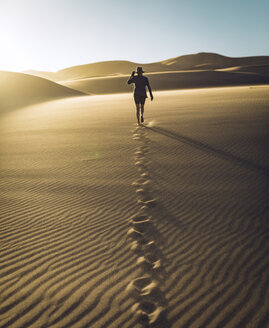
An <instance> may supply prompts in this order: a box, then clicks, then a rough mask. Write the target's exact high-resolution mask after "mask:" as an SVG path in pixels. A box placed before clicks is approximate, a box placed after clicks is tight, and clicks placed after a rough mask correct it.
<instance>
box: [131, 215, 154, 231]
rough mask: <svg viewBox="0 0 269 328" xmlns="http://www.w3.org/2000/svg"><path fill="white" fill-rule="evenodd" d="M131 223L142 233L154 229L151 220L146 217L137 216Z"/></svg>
mask: <svg viewBox="0 0 269 328" xmlns="http://www.w3.org/2000/svg"><path fill="white" fill-rule="evenodd" d="M130 222H131V223H132V224H133V225H134V226H135V229H136V230H137V231H139V232H140V233H143V232H146V230H148V229H150V228H151V227H152V223H151V219H150V217H148V216H146V215H140V216H135V217H133V218H131V219H130Z"/></svg>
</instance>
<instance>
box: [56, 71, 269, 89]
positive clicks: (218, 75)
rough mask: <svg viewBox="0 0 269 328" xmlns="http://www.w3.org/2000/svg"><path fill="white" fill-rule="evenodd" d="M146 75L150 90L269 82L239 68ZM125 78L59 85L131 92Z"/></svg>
mask: <svg viewBox="0 0 269 328" xmlns="http://www.w3.org/2000/svg"><path fill="white" fill-rule="evenodd" d="M146 76H147V77H148V78H149V79H150V84H151V87H152V90H153V92H154V91H161V90H173V89H175V90H177V89H192V88H205V87H216V86H233V85H254V84H268V83H269V75H265V74H262V73H256V74H253V72H251V73H248V72H243V71H242V69H236V70H229V71H217V70H216V71H215V70H212V71H208V70H197V71H180V72H178V71H171V72H156V73H148V74H146ZM128 78H129V75H118V76H106V77H96V78H87V79H78V80H70V81H62V82H61V84H62V85H64V86H67V87H69V88H73V89H76V90H80V91H82V92H85V93H88V94H110V93H124V92H130V91H132V86H130V85H128V84H127V80H128Z"/></svg>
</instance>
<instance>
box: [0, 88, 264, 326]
mask: <svg viewBox="0 0 269 328" xmlns="http://www.w3.org/2000/svg"><path fill="white" fill-rule="evenodd" d="M268 91H269V87H268V86H267V87H266V86H259V87H236V88H235V87H234V88H215V89H204V90H202V89H201V90H185V91H169V92H158V93H155V99H154V102H152V103H150V102H147V104H146V112H145V118H146V120H145V124H144V126H140V127H135V128H134V125H133V122H134V120H135V113H134V104H133V100H132V98H131V97H130V95H113V96H96V97H95V96H92V97H85V98H83V99H82V98H76V99H68V100H57V101H53V102H50V103H47V104H42V105H36V106H32V107H28V108H24V109H21V110H16V111H13V112H11V113H9V114H6V115H5V116H3V117H1V118H0V124H1V127H0V128H1V129H0V134H1V136H0V155H1V182H0V184H1V191H0V202H1V203H0V206H1V211H0V220H1V224H0V246H1V258H0V327H1V328H2V327H16V328H22V327H23V328H28V327H33V328H36V327H44V328H47V327H84V328H88V327H98V328H99V327H102V328H110V327H118V328H122V327H123V328H142V327H143V328H144V327H158V328H179V327H180V328H182V327H183V328H202V327H204V328H207V327H209V328H215V327H227V328H230V327H232V328H238V327H239V328H245V327H247V328H249V327H251V328H256V327H258V328H264V327H268V326H269V310H268V309H269V304H268V299H269V287H268V286H269V256H268V254H269V221H268V217H269V215H268V214H269V208H268V203H269V202H268V191H269V190H268V189H269V188H268V175H269V170H268V168H269V157H268V149H269V147H268V126H269V115H268V109H269V107H268V103H269V92H268Z"/></svg>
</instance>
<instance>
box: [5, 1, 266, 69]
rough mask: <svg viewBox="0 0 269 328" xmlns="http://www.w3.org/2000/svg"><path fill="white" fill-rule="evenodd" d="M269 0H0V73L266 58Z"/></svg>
mask: <svg viewBox="0 0 269 328" xmlns="http://www.w3.org/2000/svg"><path fill="white" fill-rule="evenodd" d="M268 13H269V0H256V1H255V0H0V70H7V71H17V72H19V71H24V70H28V69H34V70H45V71H57V70H59V69H63V68H66V67H70V66H76V65H82V64H88V63H93V62H98V61H106V60H129V61H133V62H136V63H141V64H142V63H151V62H155V61H160V60H165V59H168V58H172V57H176V56H181V55H185V54H192V53H198V52H215V53H219V54H222V55H226V56H231V57H242V56H258V55H269V42H268V40H269V19H268V17H269V14H268Z"/></svg>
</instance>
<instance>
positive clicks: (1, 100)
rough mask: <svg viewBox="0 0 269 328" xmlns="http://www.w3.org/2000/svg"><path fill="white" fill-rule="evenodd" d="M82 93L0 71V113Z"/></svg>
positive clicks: (40, 80)
mask: <svg viewBox="0 0 269 328" xmlns="http://www.w3.org/2000/svg"><path fill="white" fill-rule="evenodd" d="M82 94H83V93H82V92H80V91H78V90H72V89H70V88H67V87H64V86H62V85H60V84H57V83H54V82H52V81H49V80H45V79H43V78H40V77H35V76H32V75H28V74H22V73H14V72H4V71H0V112H3V111H5V110H8V109H10V108H17V107H23V106H25V105H29V104H33V103H37V102H42V101H48V100H51V99H55V98H63V97H72V96H81V95H82Z"/></svg>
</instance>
